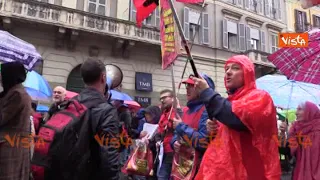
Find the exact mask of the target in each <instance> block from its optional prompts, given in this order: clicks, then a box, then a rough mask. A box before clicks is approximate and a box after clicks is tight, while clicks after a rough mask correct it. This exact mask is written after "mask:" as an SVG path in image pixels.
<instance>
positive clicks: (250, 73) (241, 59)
mask: <svg viewBox="0 0 320 180" xmlns="http://www.w3.org/2000/svg"><path fill="white" fill-rule="evenodd" d="M229 63H237V64H240V66H241V67H242V69H243V76H244V86H243V87H242V88H240V89H238V90H237V91H236V93H235V94H233V95H231V96H232V97H235V96H239V95H240V94H243V93H245V92H247V91H249V90H252V89H256V80H255V72H254V65H253V63H252V61H251V60H250V59H249V58H248V57H247V56H245V55H236V56H232V57H231V58H230V59H228V60H227V62H226V64H225V66H224V68H226V66H227V65H228V64H229ZM224 84H225V85H226V78H224ZM226 89H227V91H229V90H230V89H228V88H227V87H226ZM229 97H230V95H229Z"/></svg>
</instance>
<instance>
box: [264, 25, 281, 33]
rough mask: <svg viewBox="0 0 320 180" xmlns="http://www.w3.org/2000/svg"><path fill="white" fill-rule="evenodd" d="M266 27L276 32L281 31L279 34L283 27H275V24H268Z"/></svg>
mask: <svg viewBox="0 0 320 180" xmlns="http://www.w3.org/2000/svg"><path fill="white" fill-rule="evenodd" d="M266 27H267V28H269V29H274V30H276V31H279V32H281V31H282V28H281V27H278V26H275V25H273V24H267V25H266Z"/></svg>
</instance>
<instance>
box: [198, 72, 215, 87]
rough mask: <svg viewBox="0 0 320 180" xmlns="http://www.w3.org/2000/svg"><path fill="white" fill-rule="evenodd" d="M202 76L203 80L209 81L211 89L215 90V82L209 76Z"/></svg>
mask: <svg viewBox="0 0 320 180" xmlns="http://www.w3.org/2000/svg"><path fill="white" fill-rule="evenodd" d="M201 76H202V78H203V79H205V80H206V81H207V83H208V85H209V86H210V88H212V89H213V90H215V88H216V86H215V84H214V82H213V80H212V79H211V78H210V77H209V76H208V75H207V74H204V73H202V74H201Z"/></svg>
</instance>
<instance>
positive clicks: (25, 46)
mask: <svg viewBox="0 0 320 180" xmlns="http://www.w3.org/2000/svg"><path fill="white" fill-rule="evenodd" d="M41 60H42V58H41V55H40V54H39V53H38V52H37V50H36V48H35V47H34V46H33V45H32V44H30V43H27V42H25V41H23V40H21V39H19V38H17V37H15V36H13V35H12V34H10V33H8V32H7V31H1V30H0V61H2V62H13V61H19V62H21V63H22V64H23V65H24V67H25V68H26V69H27V70H29V71H31V70H32V68H33V67H34V65H35V64H36V63H37V62H38V61H41Z"/></svg>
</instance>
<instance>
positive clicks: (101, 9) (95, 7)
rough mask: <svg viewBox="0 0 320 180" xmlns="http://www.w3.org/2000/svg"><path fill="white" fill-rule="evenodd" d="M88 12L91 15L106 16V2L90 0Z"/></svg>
mask: <svg viewBox="0 0 320 180" xmlns="http://www.w3.org/2000/svg"><path fill="white" fill-rule="evenodd" d="M88 11H89V12H90V13H94V14H99V15H102V16H105V15H106V0H89V5H88Z"/></svg>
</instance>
